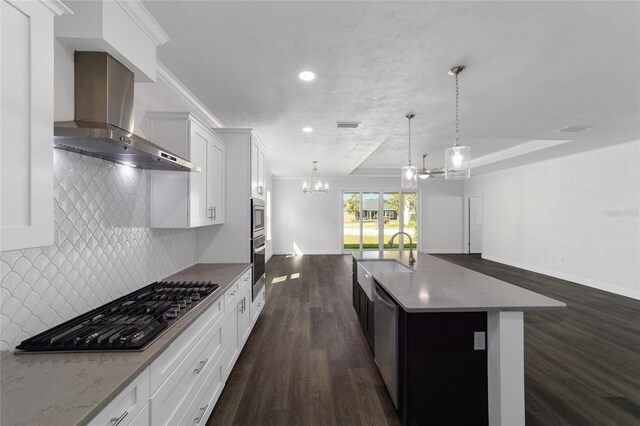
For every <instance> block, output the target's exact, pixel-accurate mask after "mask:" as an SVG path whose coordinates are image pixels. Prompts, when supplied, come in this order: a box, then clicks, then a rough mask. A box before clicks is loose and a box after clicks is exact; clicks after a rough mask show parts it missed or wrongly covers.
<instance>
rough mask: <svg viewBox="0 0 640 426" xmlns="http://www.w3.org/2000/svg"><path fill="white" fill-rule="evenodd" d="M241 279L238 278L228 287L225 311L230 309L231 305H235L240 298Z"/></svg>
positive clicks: (225, 297) (225, 294)
mask: <svg viewBox="0 0 640 426" xmlns="http://www.w3.org/2000/svg"><path fill="white" fill-rule="evenodd" d="M239 284H240V280H236V281H235V282H234V283H233V284H231V285H230V286H229V288H227V291H226V292H225V293H224V309H225V311H226V310H227V309H229V306H232V305H235V301H236V300H237V299H238V296H239V295H240V286H239Z"/></svg>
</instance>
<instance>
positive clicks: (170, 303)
mask: <svg viewBox="0 0 640 426" xmlns="http://www.w3.org/2000/svg"><path fill="white" fill-rule="evenodd" d="M218 287H219V285H218V284H213V283H210V282H166V281H165V282H156V283H153V284H150V285H148V286H146V287H143V288H141V289H140V290H137V291H135V292H133V293H130V294H128V295H126V296H123V297H121V298H119V299H116V300H114V301H113V302H110V303H107V304H106V305H103V306H101V307H99V308H96V309H94V310H92V311H89V312H87V313H86V314H83V315H81V316H79V317H76V318H74V319H71V320H69V321H67V322H65V323H62V324H60V325H58V326H56V327H54V328H51V329H49V330H47V331H45V332H43V333H40V334H38V335H36V336H34V337H31V338H29V339H27V340H24V341H23V342H22V343H20V345H19V346H17V349H20V350H23V351H83V350H100V351H102V350H122V349H142V348H143V347H144V346H145V345H146V344H147V343H149V342H150V341H151V340H152V339H153V338H154V337H155V336H157V335H158V334H159V333H160V332H161V331H162V330H164V329H166V328H167V327H169V326H171V324H173V323H175V322H176V321H177V320H179V319H180V318H181V317H182V316H183V315H184V314H185V313H186V312H189V311H190V310H191V309H192V308H193V307H194V306H196V305H197V304H198V303H200V302H201V301H202V300H203V299H204V298H205V297H207V296H208V295H210V294H211V293H213V292H214V291H215V290H216V289H217V288H218Z"/></svg>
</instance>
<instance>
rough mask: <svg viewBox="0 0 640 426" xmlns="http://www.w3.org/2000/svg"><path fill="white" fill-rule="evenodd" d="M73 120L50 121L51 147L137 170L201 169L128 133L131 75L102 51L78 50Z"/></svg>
mask: <svg viewBox="0 0 640 426" xmlns="http://www.w3.org/2000/svg"><path fill="white" fill-rule="evenodd" d="M74 61H75V77H74V78H75V120H74V121H60V122H56V123H54V129H53V144H54V145H53V146H54V147H55V148H59V149H65V150H68V151H73V152H77V153H80V154H83V155H89V156H92V157H98V158H102V159H104V160H109V161H113V162H116V163H120V164H126V165H128V166H135V167H139V168H142V169H155V170H177V171H194V172H199V171H201V168H200V167H199V166H196V165H195V164H192V163H191V162H189V161H187V160H185V159H183V158H180V157H178V156H177V155H175V154H173V153H171V152H169V151H167V150H165V149H163V148H162V147H160V146H158V145H156V144H154V143H152V142H149V141H148V140H146V139H143V138H141V137H140V136H136V135H135V134H134V133H133V89H134V84H133V82H134V76H133V73H132V72H131V71H130V70H129V69H127V67H125V66H124V65H122V64H121V63H120V62H118V61H117V60H116V59H115V58H114V57H113V56H111V55H109V54H108V53H106V52H79V51H76V52H75V54H74Z"/></svg>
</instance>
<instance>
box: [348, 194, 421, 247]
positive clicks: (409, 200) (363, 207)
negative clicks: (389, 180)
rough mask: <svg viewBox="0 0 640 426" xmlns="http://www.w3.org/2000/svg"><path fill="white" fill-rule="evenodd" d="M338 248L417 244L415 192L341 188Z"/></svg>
mask: <svg viewBox="0 0 640 426" xmlns="http://www.w3.org/2000/svg"><path fill="white" fill-rule="evenodd" d="M342 200H343V215H342V218H343V225H342V244H343V246H342V248H343V249H344V250H354V249H355V250H358V249H359V250H384V249H400V248H409V239H408V238H406V237H405V236H404V235H402V234H400V235H398V236H397V237H396V238H395V239H394V241H393V245H389V240H390V239H391V237H392V236H393V235H395V234H396V233H398V232H406V233H408V234H409V235H411V239H412V241H411V245H412V247H413V248H417V247H418V235H419V234H418V211H419V209H418V194H417V193H416V192H365V191H362V192H358V191H344V192H343V194H342Z"/></svg>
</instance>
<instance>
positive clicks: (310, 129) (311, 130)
mask: <svg viewBox="0 0 640 426" xmlns="http://www.w3.org/2000/svg"><path fill="white" fill-rule="evenodd" d="M302 131H303V132H305V133H311V132H313V129H312V128H311V127H303V128H302Z"/></svg>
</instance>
